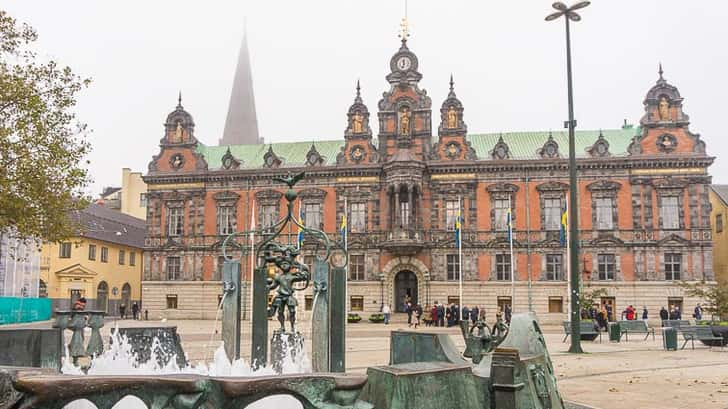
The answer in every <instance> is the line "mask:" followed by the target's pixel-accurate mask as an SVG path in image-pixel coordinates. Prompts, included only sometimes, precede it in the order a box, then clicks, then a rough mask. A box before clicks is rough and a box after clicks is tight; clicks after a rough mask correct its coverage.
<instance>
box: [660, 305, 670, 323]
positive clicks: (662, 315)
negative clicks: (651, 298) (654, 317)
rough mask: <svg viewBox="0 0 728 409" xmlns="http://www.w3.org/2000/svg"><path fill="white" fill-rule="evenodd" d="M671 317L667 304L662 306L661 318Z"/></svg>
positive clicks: (665, 319) (664, 319)
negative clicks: (666, 307)
mask: <svg viewBox="0 0 728 409" xmlns="http://www.w3.org/2000/svg"><path fill="white" fill-rule="evenodd" d="M668 318H669V314H668V313H667V310H666V309H665V306H664V305H663V306H662V308H660V319H661V320H663V321H667V319H668Z"/></svg>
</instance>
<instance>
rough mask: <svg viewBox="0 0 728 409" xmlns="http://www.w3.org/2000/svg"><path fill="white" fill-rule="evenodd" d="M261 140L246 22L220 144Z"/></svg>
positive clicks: (239, 143)
mask: <svg viewBox="0 0 728 409" xmlns="http://www.w3.org/2000/svg"><path fill="white" fill-rule="evenodd" d="M260 142H262V141H261V140H260V137H259V135H258V118H257V115H256V112H255V96H254V93H253V75H252V71H251V67H250V55H249V53H248V36H247V24H246V27H245V34H244V35H243V42H242V44H241V46H240V53H239V55H238V65H237V68H236V70H235V77H234V79H233V86H232V91H231V93H230V104H229V106H228V113H227V118H226V120H225V130H224V132H223V136H222V139H220V145H251V144H257V143H260Z"/></svg>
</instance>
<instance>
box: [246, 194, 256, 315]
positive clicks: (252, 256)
mask: <svg viewBox="0 0 728 409" xmlns="http://www.w3.org/2000/svg"><path fill="white" fill-rule="evenodd" d="M249 229H250V277H249V280H248V286H249V287H250V288H249V289H248V290H249V292H250V298H248V302H251V303H252V301H253V278H254V277H255V199H253V204H252V206H251V210H250V226H249ZM246 304H247V303H246ZM245 308H246V310H247V308H248V306H247V305H246V306H245ZM250 322H251V328H252V322H253V319H252V314H251V319H250Z"/></svg>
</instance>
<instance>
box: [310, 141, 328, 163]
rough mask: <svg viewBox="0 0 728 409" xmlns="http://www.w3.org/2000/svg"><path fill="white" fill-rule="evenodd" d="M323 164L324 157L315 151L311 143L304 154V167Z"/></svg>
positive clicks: (314, 146)
mask: <svg viewBox="0 0 728 409" xmlns="http://www.w3.org/2000/svg"><path fill="white" fill-rule="evenodd" d="M323 163H324V157H323V156H321V154H319V152H318V151H317V150H316V145H315V144H314V143H311V148H309V150H308V153H307V154H306V166H321V164H323Z"/></svg>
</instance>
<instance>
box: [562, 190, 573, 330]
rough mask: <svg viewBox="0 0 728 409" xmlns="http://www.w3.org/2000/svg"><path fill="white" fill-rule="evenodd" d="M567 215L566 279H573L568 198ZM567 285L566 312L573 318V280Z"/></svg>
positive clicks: (565, 232) (567, 201)
mask: <svg viewBox="0 0 728 409" xmlns="http://www.w3.org/2000/svg"><path fill="white" fill-rule="evenodd" d="M566 214H567V216H566V226H564V227H563V229H564V235H565V237H566V255H567V256H566V277H571V257H569V254H571V242H570V241H569V223H570V222H571V220H569V216H568V214H569V198H568V197H567V198H566ZM566 283H567V287H566V288H567V291H568V296H567V297H566V300H567V303H566V305H567V309H566V311H567V313H568V315H567V316H568V317H571V280H569V279H567V280H566ZM569 319H571V318H569Z"/></svg>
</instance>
